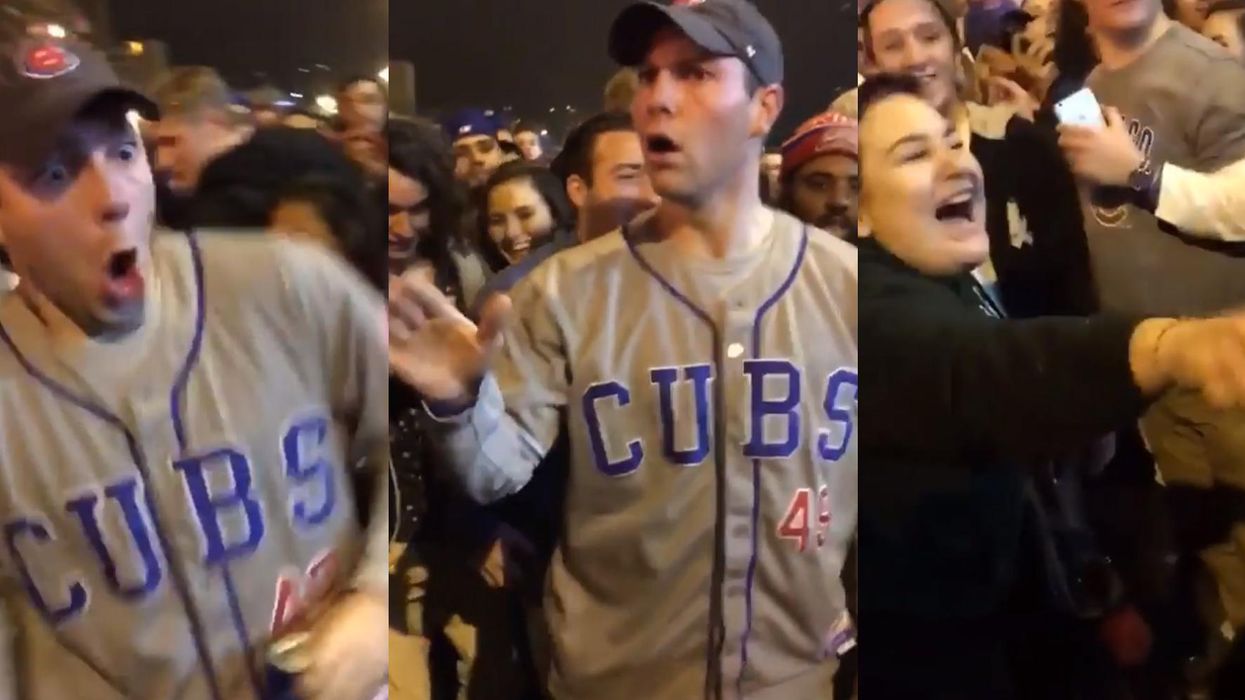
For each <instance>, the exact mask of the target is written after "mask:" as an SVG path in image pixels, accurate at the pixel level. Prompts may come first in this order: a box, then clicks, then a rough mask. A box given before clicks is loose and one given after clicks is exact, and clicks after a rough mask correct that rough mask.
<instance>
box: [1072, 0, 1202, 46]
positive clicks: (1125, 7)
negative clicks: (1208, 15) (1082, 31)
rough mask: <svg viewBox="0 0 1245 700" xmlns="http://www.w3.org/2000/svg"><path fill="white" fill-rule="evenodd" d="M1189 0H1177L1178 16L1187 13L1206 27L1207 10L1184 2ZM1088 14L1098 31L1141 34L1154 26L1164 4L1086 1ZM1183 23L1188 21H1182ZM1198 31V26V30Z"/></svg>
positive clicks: (1148, 0) (1143, 0)
mask: <svg viewBox="0 0 1245 700" xmlns="http://www.w3.org/2000/svg"><path fill="white" fill-rule="evenodd" d="M1181 2H1186V0H1177V7H1176V14H1177V17H1179V16H1181V15H1185V19H1186V20H1187V21H1188V22H1191V23H1193V24H1196V25H1197V27H1199V28H1200V27H1201V26H1202V22H1203V20H1204V18H1205V9H1204V6H1203V10H1201V11H1199V10H1198V9H1197V6H1196V4H1194V5H1188V4H1186V5H1184V6H1183V9H1182V6H1181V5H1180V3H1181ZM1083 4H1084V5H1085V14H1086V15H1088V16H1089V27H1090V29H1091V30H1093V31H1095V32H1103V33H1105V34H1108V35H1110V34H1118V35H1127V36H1130V37H1131V36H1138V35H1141V34H1143V33H1145V32H1147V31H1149V29H1150V27H1151V26H1153V24H1154V20H1155V18H1156V17H1158V16H1159V14H1161V13H1162V11H1163V7H1162V4H1161V3H1160V1H1159V0H1083ZM1181 23H1182V24H1183V23H1184V21H1183V20H1182V21H1181ZM1194 31H1197V29H1194Z"/></svg>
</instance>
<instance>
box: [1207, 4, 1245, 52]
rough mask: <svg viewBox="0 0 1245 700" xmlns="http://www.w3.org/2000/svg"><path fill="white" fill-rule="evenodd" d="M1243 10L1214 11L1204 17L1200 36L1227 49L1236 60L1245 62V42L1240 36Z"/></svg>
mask: <svg viewBox="0 0 1245 700" xmlns="http://www.w3.org/2000/svg"><path fill="white" fill-rule="evenodd" d="M1243 14H1245V10H1227V11H1221V12H1216V13H1214V14H1212V15H1210V16H1208V17H1207V18H1206V23H1205V24H1203V25H1202V36H1204V37H1206V38H1207V39H1210V40H1211V41H1213V42H1215V43H1216V44H1219V45H1220V46H1222V47H1223V48H1225V49H1227V50H1228V53H1230V54H1232V56H1233V58H1235V59H1236V60H1237V61H1238V62H1245V42H1243V41H1242V37H1241V24H1240V20H1241V16H1242V15H1243Z"/></svg>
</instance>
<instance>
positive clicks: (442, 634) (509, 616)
mask: <svg viewBox="0 0 1245 700" xmlns="http://www.w3.org/2000/svg"><path fill="white" fill-rule="evenodd" d="M388 137H389V138H388V140H389V153H390V159H389V166H390V167H389V272H390V274H391V275H393V276H397V275H402V274H404V273H409V272H411V271H412V270H415V271H418V272H419V273H421V276H422V277H423V278H424V279H426V280H429V281H432V282H433V283H434V284H435V285H436V286H437V288H438V289H439V290H440V291H441V292H442V293H443V294H445V295H446V296H447V297H449V298H452V299H454V300H455V303H456V305H457V306H458V308H459V309H460V310H461V311H463V312H465V311H466V310H467V309H468V308H470V307H469V305H470V303H471V301H472V299H473V298H474V297H475V296H476V293H477V292H478V290H479V289H480V288H481V286H482V285H483V283H484V279H485V268H484V263H483V262H482V261H481V257H480V255H479V254H478V253H476V252H475V251H474V248H473V246H472V245H471V243H470V242H469V240H468V237H467V233H466V232H468V231H470V221H471V210H470V207H469V200H468V196H467V190H466V188H465V186H464V185H463V184H462V183H461V182H459V181H458V180H456V179H455V177H454V158H453V154H452V151H451V148H450V144H449V142H448V141H447V140H446V138H445V136H444V135H443V134H442V133H441V130H440V129H439V128H438V127H436V126H435V125H433V124H431V123H428V122H424V121H419V120H408V119H394V120H392V121H391V122H390V124H389V132H388ZM422 398H423V397H421V396H420V395H418V394H417V393H416V392H415V391H413V390H412V389H411V388H410V387H409V386H407V385H406V384H404V383H402V382H398V381H393V380H391V381H390V388H389V413H390V443H391V448H390V451H391V456H392V467H391V478H392V481H393V483H394V487H395V488H394V492H395V493H396V494H397V498H396V502H395V503H393V504H391V508H392V509H393V517H392V519H391V529H392V534H391V537H392V541H393V543H394V547H393V549H394V551H395V552H396V554H395V555H394V556H395V559H396V562H395V565H394V572H395V573H394V576H393V579H392V580H391V582H390V601H391V604H390V610H391V619H390V626H391V628H392V629H393V630H394V634H393V635H391V640H390V645H391V647H390V648H391V655H392V662H391V668H392V669H393V670H392V671H391V675H398V674H401V675H403V676H404V677H409V676H411V675H414V676H416V677H417V679H416V680H414V685H416V686H420V687H423V686H428V687H430V688H431V692H432V697H435V698H440V697H470V698H473V699H476V700H516V699H521V698H527V697H530V694H531V693H533V692H534V690H532V689H533V688H534V687H535V685H536V681H535V680H534V678H533V677H532V675H531V664H530V663H529V662H528V661H527V659H528V655H527V652H526V646H525V644H526V640H525V639H524V635H523V621H522V620H521V619H520V618H519V616H520V615H521V610H519V609H518V608H517V607H516V606H515V605H514V593H513V587H514V585H515V583H514V581H513V580H512V579H513V566H514V557H515V554H514V552H515V550H516V549H523V548H524V547H525V543H524V541H523V540H522V539H521V538H520V537H518V536H517V534H515V533H513V531H512V530H511V529H510V528H508V527H507V526H505V525H503V524H502V522H501V520H500V519H499V518H498V516H497V515H496V514H495V513H493V512H491V511H490V510H488V509H486V508H485V507H483V506H480V505H477V504H475V503H472V502H470V501H469V500H468V499H466V498H465V497H464V496H462V495H461V493H460V492H459V490H458V489H456V488H454V487H452V486H451V485H449V484H446V483H444V482H443V481H442V480H440V479H438V478H437V477H436V469H435V468H434V465H435V463H436V460H437V455H436V454H435V452H433V451H432V450H431V449H429V446H428V442H427V431H426V420H427V416H426V414H425V411H424V408H423V401H422ZM473 640H474V641H473ZM460 693H461V694H460Z"/></svg>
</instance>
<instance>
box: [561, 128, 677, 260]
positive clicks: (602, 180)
mask: <svg viewBox="0 0 1245 700" xmlns="http://www.w3.org/2000/svg"><path fill="white" fill-rule="evenodd" d="M592 151H593V153H592V166H591V167H592V175H591V181H588V180H585V179H584V178H582V177H580V176H579V175H571V176H570V178H568V180H567V183H566V193H567V195H568V196H569V197H570V199H571V202H573V203H574V204H575V207H576V208H577V209H578V210H579V217H580V227H579V229H580V234H581V236H583V237H584V238H586V239H592V238H596V237H597V236H602V235H605V234H607V233H609V232H610V231H613V230H615V229H618V228H619V227H622V226H625V225H627V224H628V223H630V222H631V220H632V219H634V218H635V217H636V216H638V215H640V214H641V213H643V212H645V211H648V210H649V209H652V208H653V207H656V206H657V204H658V202H659V201H660V200H659V199H658V198H657V193H656V192H654V191H653V184H652V183H651V182H650V181H649V179H648V173H646V172H645V170H644V149H643V146H641V144H640V136H639V134H637V133H635V132H634V131H607V132H605V133H602V134H597V137H596V139H594V142H593V146H592Z"/></svg>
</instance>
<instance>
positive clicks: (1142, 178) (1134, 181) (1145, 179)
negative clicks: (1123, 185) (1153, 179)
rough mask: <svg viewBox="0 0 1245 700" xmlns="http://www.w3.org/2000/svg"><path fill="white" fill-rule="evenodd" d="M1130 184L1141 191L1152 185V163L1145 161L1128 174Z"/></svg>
mask: <svg viewBox="0 0 1245 700" xmlns="http://www.w3.org/2000/svg"><path fill="white" fill-rule="evenodd" d="M1128 186H1129V187H1131V188H1132V189H1134V190H1136V191H1138V192H1141V191H1142V190H1144V189H1146V188H1147V187H1149V186H1150V163H1149V162H1145V163H1142V164H1141V167H1139V168H1137V169H1136V170H1134V171H1133V172H1132V173H1131V174H1130V175H1129V176H1128Z"/></svg>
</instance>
